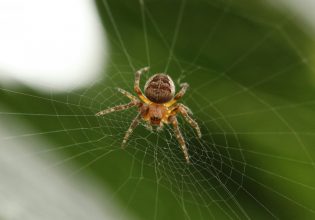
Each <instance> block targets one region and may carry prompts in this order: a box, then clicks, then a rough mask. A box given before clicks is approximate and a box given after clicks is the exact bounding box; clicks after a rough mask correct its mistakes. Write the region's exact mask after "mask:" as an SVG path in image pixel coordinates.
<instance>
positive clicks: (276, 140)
mask: <svg viewBox="0 0 315 220" xmlns="http://www.w3.org/2000/svg"><path fill="white" fill-rule="evenodd" d="M104 2H105V4H104ZM140 2H141V1H140ZM96 4H97V6H98V9H99V13H100V16H101V19H102V21H103V24H104V28H105V30H106V33H107V36H108V43H109V46H110V57H109V61H108V67H107V68H106V69H105V70H104V80H103V81H100V82H96V83H95V84H93V85H91V87H90V88H85V89H83V90H81V91H75V92H70V93H67V94H59V95H55V94H54V95H52V94H49V95H45V94H38V93H37V92H35V91H32V90H31V89H29V88H25V87H24V88H23V89H21V90H17V91H13V90H10V91H9V90H2V91H1V93H0V96H1V98H0V100H1V103H2V104H4V105H6V106H7V107H8V108H9V109H10V110H11V111H12V112H21V113H23V114H21V115H15V114H13V115H11V116H9V117H15V118H18V119H20V120H21V121H24V122H26V123H29V124H31V125H32V126H33V127H34V128H35V129H36V130H37V131H38V132H41V133H42V134H41V135H40V136H41V137H44V138H47V139H48V140H50V141H51V142H53V143H54V144H55V145H56V149H52V150H51V152H50V153H53V152H58V153H60V152H62V153H63V154H65V155H66V157H67V158H69V161H75V163H77V164H78V167H79V168H80V169H79V170H77V171H74V172H78V174H77V175H79V174H80V173H81V172H90V173H93V174H94V175H95V176H96V177H98V179H99V180H100V182H101V183H103V184H104V186H106V187H109V188H110V189H111V190H112V193H113V194H112V197H113V198H112V199H115V200H118V201H119V202H120V203H121V204H122V205H123V207H125V208H126V212H125V213H122V215H127V214H128V213H129V212H132V213H133V214H134V215H135V216H137V217H139V218H140V219H212V218H215V219H228V218H232V219H238V218H240V219H246V218H252V219H271V218H280V219H313V218H314V217H315V214H314V212H315V211H314V210H315V202H314V198H315V193H314V187H315V175H314V163H313V160H314V156H315V150H314V148H313V143H314V123H315V108H314V100H315V99H314V98H315V96H314V94H315V93H314V76H313V74H314V73H313V68H314V67H313V65H314V63H312V62H311V61H310V57H311V54H312V53H313V48H314V47H313V46H314V45H313V44H314V40H313V39H312V37H310V36H309V35H308V34H306V33H305V32H303V31H302V28H301V26H300V25H299V24H297V23H296V22H295V21H294V19H293V17H292V16H290V15H289V14H287V13H285V12H280V11H276V10H274V9H271V8H270V7H269V6H268V5H266V4H263V3H262V2H260V1H253V2H250V3H249V2H247V1H237V0H234V1H211V0H194V1H179V0H172V1H169V0H146V1H144V5H143V8H142V10H143V11H141V4H140V3H139V1H138V0H128V1H127V0H108V1H107V2H106V1H102V0H97V1H96ZM181 8H182V9H183V10H182V19H181V22H179V20H178V18H179V17H180V14H181ZM143 22H145V26H144V25H143V24H144V23H143ZM176 35H177V36H176ZM174 36H175V37H174ZM146 41H147V42H148V44H146ZM146 45H147V47H146ZM172 48H173V50H172ZM147 51H148V53H147ZM172 51H173V56H172V59H171V61H170V62H169V59H168V58H169V55H170V53H171V52H172ZM128 56H129V59H130V60H129V61H128ZM130 63H131V65H130ZM168 63H169V68H168V69H167V72H168V73H169V74H170V75H171V76H172V77H173V78H174V79H175V80H177V79H180V80H181V81H186V82H188V83H189V84H190V86H191V89H190V90H189V91H188V94H187V96H186V97H185V98H184V99H183V102H184V103H185V104H187V105H188V106H189V107H190V108H191V109H192V110H193V112H194V116H195V117H196V118H197V120H198V121H199V122H200V123H201V125H202V130H203V132H204V133H205V134H204V138H203V140H202V142H201V143H200V142H199V141H198V140H196V139H195V138H193V135H192V134H187V133H189V132H191V133H192V130H189V127H187V126H183V130H184V131H185V137H186V139H188V143H189V145H188V147H189V149H190V152H191V153H192V156H193V158H195V165H193V166H191V167H187V165H186V164H185V163H184V161H183V158H182V154H181V152H180V150H179V149H177V148H178V146H176V142H175V141H172V143H174V144H173V145H174V150H169V149H166V150H165V149H164V148H163V146H165V145H166V144H167V143H166V140H168V139H172V137H168V136H167V135H169V133H168V132H164V133H161V134H158V135H150V136H149V137H147V133H148V131H146V130H145V129H144V128H141V127H139V128H138V129H137V130H136V131H135V133H134V135H133V138H132V139H133V140H130V144H129V145H128V149H127V150H126V151H121V150H120V149H119V146H120V143H121V140H122V136H123V134H124V132H125V130H126V128H127V127H128V125H129V123H130V121H131V120H132V117H134V115H135V111H132V110H131V111H128V112H127V113H121V114H120V113H118V114H115V115H114V116H110V118H109V119H106V117H104V118H102V119H99V118H96V117H94V113H95V112H97V110H99V109H101V108H106V107H107V106H112V105H114V104H118V103H121V102H125V101H126V100H125V99H124V98H122V97H120V95H119V94H116V91H115V90H113V88H114V87H117V86H119V87H121V88H124V89H126V90H129V91H132V86H133V78H134V70H135V69H138V68H141V67H144V66H148V65H150V66H151V73H154V72H163V71H164V70H165V67H166V66H167V65H168ZM148 76H149V75H146V76H144V77H143V80H142V83H144V81H145V79H147V78H148ZM177 86H178V84H177ZM38 114H43V115H42V116H40V115H38ZM69 115H71V116H69ZM6 117H8V116H6ZM181 122H183V121H181ZM52 131H56V132H52ZM167 131H168V130H167ZM45 132H47V133H46V134H45ZM137 137H138V139H137ZM24 138H28V137H24ZM154 143H157V144H154ZM206 148H208V149H206ZM43 150H45V149H44V147H43ZM168 151H169V152H168ZM126 152H127V153H126ZM156 152H159V156H156V155H155V153H156ZM161 152H162V153H161ZM205 153H209V155H206V156H205V155H204V154H205ZM210 154H211V155H210ZM161 155H162V156H161ZM169 155H172V156H169ZM176 155H177V158H176ZM219 156H222V158H218V157H219ZM169 160H174V161H175V162H174V163H171V162H172V161H169ZM56 163H58V161H57V162H56ZM63 164H67V161H66V162H65V163H61V164H60V166H62V165H63ZM222 164H223V167H222ZM224 164H225V165H226V166H227V167H224ZM216 171H220V172H219V173H217V174H213V172H214V173H215V172H216ZM183 174H185V175H186V176H182V175H183ZM211 175H214V176H215V177H216V178H219V179H220V180H221V182H223V183H227V184H223V186H222V185H220V184H219V181H218V179H216V178H211ZM160 177H161V178H160ZM226 178H227V179H228V180H226ZM203 180H206V181H203ZM182 185H184V187H185V190H183V189H180V188H179V187H181V186H182ZM224 188H225V189H224ZM229 192H231V194H229ZM181 193H182V194H181ZM217 200H222V201H217Z"/></svg>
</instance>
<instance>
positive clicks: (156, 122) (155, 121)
mask: <svg viewBox="0 0 315 220" xmlns="http://www.w3.org/2000/svg"><path fill="white" fill-rule="evenodd" d="M150 123H151V124H152V125H156V126H158V125H160V124H161V118H160V117H157V116H151V117H150Z"/></svg>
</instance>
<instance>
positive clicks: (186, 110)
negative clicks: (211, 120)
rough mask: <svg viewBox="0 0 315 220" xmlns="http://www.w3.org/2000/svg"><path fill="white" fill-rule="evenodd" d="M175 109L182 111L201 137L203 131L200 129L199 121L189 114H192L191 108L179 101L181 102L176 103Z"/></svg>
mask: <svg viewBox="0 0 315 220" xmlns="http://www.w3.org/2000/svg"><path fill="white" fill-rule="evenodd" d="M174 111H175V112H180V113H181V114H182V116H183V117H184V119H185V120H186V121H187V122H188V123H189V124H190V126H191V127H193V128H194V129H195V130H196V133H197V135H198V137H199V138H201V131H200V128H199V125H198V123H197V122H196V121H195V120H194V119H192V118H191V117H190V115H189V114H191V112H190V109H189V108H188V107H187V106H185V105H183V104H181V103H179V104H176V106H174Z"/></svg>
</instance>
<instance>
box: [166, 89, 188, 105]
mask: <svg viewBox="0 0 315 220" xmlns="http://www.w3.org/2000/svg"><path fill="white" fill-rule="evenodd" d="M180 87H181V88H180V90H179V92H178V93H177V94H176V95H175V96H174V98H173V99H172V100H171V101H169V102H168V103H166V106H167V107H170V106H172V105H174V104H175V103H176V102H177V101H178V100H179V99H181V98H182V97H183V96H184V95H185V93H186V91H187V89H188V87H189V84H188V83H182V84H180Z"/></svg>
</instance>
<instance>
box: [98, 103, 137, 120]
mask: <svg viewBox="0 0 315 220" xmlns="http://www.w3.org/2000/svg"><path fill="white" fill-rule="evenodd" d="M136 105H138V102H136V101H132V102H129V103H128V104H124V105H117V106H114V107H111V108H108V109H105V110H102V111H100V112H98V113H96V114H95V115H96V116H102V115H106V114H108V113H111V112H116V111H122V110H125V109H128V108H131V107H133V106H136Z"/></svg>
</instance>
